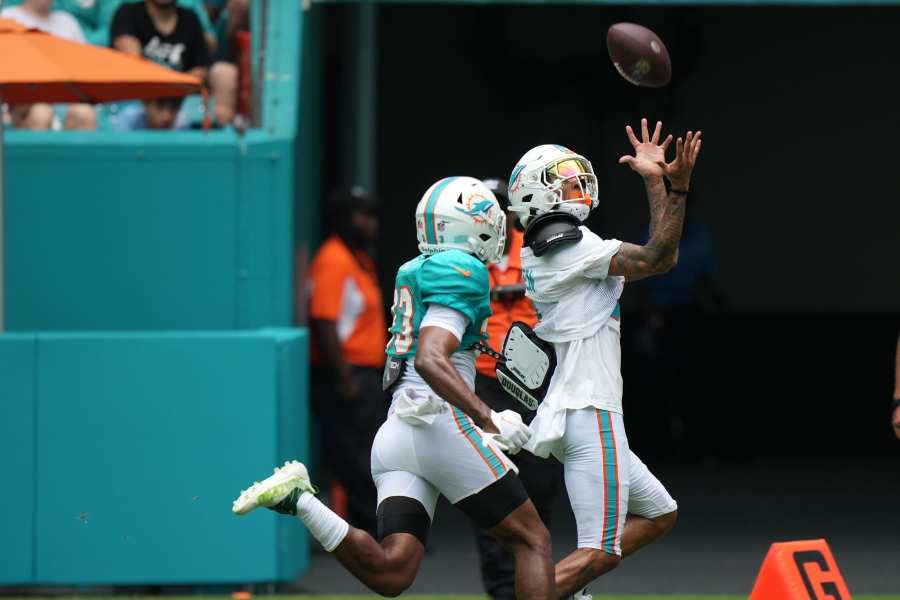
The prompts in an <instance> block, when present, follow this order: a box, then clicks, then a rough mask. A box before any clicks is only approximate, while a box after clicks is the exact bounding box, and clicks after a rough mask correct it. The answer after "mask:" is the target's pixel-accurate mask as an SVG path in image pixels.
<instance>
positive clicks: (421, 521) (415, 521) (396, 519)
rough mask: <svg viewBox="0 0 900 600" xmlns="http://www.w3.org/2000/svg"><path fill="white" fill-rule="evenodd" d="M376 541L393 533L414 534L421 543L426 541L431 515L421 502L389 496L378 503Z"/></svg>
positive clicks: (404, 497) (403, 497) (424, 543)
mask: <svg viewBox="0 0 900 600" xmlns="http://www.w3.org/2000/svg"><path fill="white" fill-rule="evenodd" d="M376 516H377V519H378V541H379V542H380V541H381V540H383V539H384V538H386V537H387V536H389V535H393V534H395V533H408V534H409V535H412V536H415V537H416V539H418V540H419V541H420V542H422V545H423V546H424V545H426V543H427V542H428V531H429V529H431V517H429V516H428V511H427V510H425V507H424V506H422V503H421V502H419V501H418V500H415V499H413V498H407V497H406V496H391V497H390V498H385V499H384V500H383V501H382V502H381V504H379V505H378V512H377V514H376Z"/></svg>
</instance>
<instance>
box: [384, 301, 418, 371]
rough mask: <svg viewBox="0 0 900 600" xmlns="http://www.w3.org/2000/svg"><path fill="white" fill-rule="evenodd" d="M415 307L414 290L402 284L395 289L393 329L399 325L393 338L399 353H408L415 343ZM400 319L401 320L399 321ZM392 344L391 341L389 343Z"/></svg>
mask: <svg viewBox="0 0 900 600" xmlns="http://www.w3.org/2000/svg"><path fill="white" fill-rule="evenodd" d="M414 311H415V309H414V307H413V296H412V292H411V291H410V289H409V288H408V287H407V286H405V285H404V286H400V287H399V288H395V289H394V304H393V306H391V312H392V313H393V315H394V321H393V323H391V329H395V328H398V327H399V331H396V332H395V333H394V335H393V337H392V338H391V342H393V344H394V351H395V352H396V353H397V354H406V353H407V352H409V349H410V348H412V345H413V324H412V322H413V313H414ZM398 320H399V322H398ZM388 345H389V346H390V343H389V344H388Z"/></svg>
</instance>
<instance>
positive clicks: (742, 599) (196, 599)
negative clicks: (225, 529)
mask: <svg viewBox="0 0 900 600" xmlns="http://www.w3.org/2000/svg"><path fill="white" fill-rule="evenodd" d="M38 598H39V597H37V596H27V597H15V596H8V597H6V598H4V600H38ZM52 598H53V600H231V597H230V596H53V597H52ZM260 598H261V599H267V600H367V599H369V598H380V596H364V595H360V596H353V595H350V596H325V595H322V596H307V595H303V596H292V595H280V594H279V595H275V596H260ZM401 598H404V599H405V600H486V598H485V596H462V595H440V594H432V595H425V596H422V595H409V596H406V595H404V596H401ZM594 598H596V599H597V600H747V597H746V596H715V595H713V596H710V595H697V596H694V595H689V596H685V595H683V594H676V595H671V596H668V595H666V596H644V595H638V596H607V595H602V596H601V595H594ZM853 598H854V599H855V600H900V595H891V596H858V595H854V596H853Z"/></svg>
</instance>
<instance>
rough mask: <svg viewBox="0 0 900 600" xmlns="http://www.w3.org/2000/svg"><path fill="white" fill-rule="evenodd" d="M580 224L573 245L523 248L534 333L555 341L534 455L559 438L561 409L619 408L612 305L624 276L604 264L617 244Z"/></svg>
mask: <svg viewBox="0 0 900 600" xmlns="http://www.w3.org/2000/svg"><path fill="white" fill-rule="evenodd" d="M580 229H581V232H582V234H583V237H582V239H581V240H580V241H579V242H577V243H574V244H568V245H565V246H563V247H561V248H559V249H558V250H551V251H550V252H548V253H547V254H545V255H544V256H541V257H537V256H535V255H534V252H532V250H531V248H527V247H526V248H522V269H523V274H524V277H525V284H526V294H527V295H528V297H529V298H531V299H532V301H533V302H534V306H535V309H537V312H538V316H539V319H540V320H539V321H538V323H537V325H536V326H535V328H534V330H535V333H537V334H538V336H540V337H541V338H542V339H544V340H547V341H548V342H552V343H553V346H554V348H555V349H556V357H557V365H556V371H555V372H554V373H553V378H552V379H551V380H550V386H549V388H548V389H547V395H546V396H545V398H544V400H543V402H541V405H540V407H539V408H538V412H537V416H536V417H535V419H534V421H533V422H532V424H531V429H532V431H533V432H534V435H533V437H532V439H531V441H530V442H529V444H528V445H527V446H526V448H527V449H529V450H531V451H532V452H534V453H536V454H538V455H540V456H546V455H547V453H549V451H550V448H551V446H552V444H553V443H554V442H555V440H558V439H560V438H561V437H562V436H563V434H564V432H565V412H566V410H567V409H570V410H577V409H582V408H588V407H594V408H600V409H603V410H608V411H611V412H614V413H619V414H621V413H622V370H621V357H622V352H621V345H620V341H619V311H618V303H619V297H620V296H621V295H622V290H623V288H624V286H625V278H624V277H617V276H609V263H610V261H611V260H612V257H613V256H614V255H615V254H616V252H618V251H619V247H620V246H621V245H622V242H620V241H619V240H604V239H602V238H600V237H599V236H598V235H596V234H595V233H593V232H592V231H590V230H589V229H587V228H586V227H583V226H582V227H580Z"/></svg>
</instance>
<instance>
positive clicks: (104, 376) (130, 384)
mask: <svg viewBox="0 0 900 600" xmlns="http://www.w3.org/2000/svg"><path fill="white" fill-rule="evenodd" d="M306 341H307V340H306V332H305V331H302V330H297V329H263V330H258V331H246V332H236V331H230V332H141V333H137V332H131V333H126V332H107V333H39V334H31V335H25V334H20V335H12V336H2V337H0V360H2V365H3V368H2V369H0V385H2V389H3V390H4V396H5V397H6V398H7V399H8V400H7V401H5V402H4V413H5V414H4V418H3V419H0V440H2V441H0V450H2V451H3V456H4V458H3V460H4V463H5V465H6V468H4V471H5V474H4V479H5V481H4V486H6V485H9V486H10V488H9V490H7V492H5V493H4V494H2V497H0V511H2V514H3V516H2V517H0V519H2V521H0V524H2V529H3V531H4V532H5V535H4V538H5V540H4V542H5V543H4V544H3V549H2V553H3V557H2V563H0V564H2V567H0V584H11V583H12V584H20V583H41V584H67V585H72V584H77V585H81V584H146V583H158V584H175V583H196V582H201V583H209V582H215V583H229V582H234V583H241V582H251V581H275V580H283V579H292V578H293V577H295V576H296V574H297V573H298V572H302V571H303V570H304V569H305V568H306V564H307V552H306V547H307V537H306V531H305V529H304V528H302V527H298V526H297V523H296V522H293V521H292V520H289V519H279V518H277V515H274V514H271V513H266V514H258V515H251V516H248V517H246V518H243V519H237V518H235V517H234V516H233V515H232V514H231V510H230V507H231V501H232V500H233V499H234V498H235V497H236V494H237V492H239V491H240V488H241V487H242V486H245V485H247V484H248V483H249V481H250V480H252V478H254V477H259V476H261V475H263V474H265V473H267V472H270V469H271V468H272V466H273V465H275V464H278V462H279V461H281V460H283V459H284V457H297V458H300V459H305V458H306V457H307V455H308V443H307V435H306V431H307V430H308V423H309V421H308V420H309V416H308V412H307V403H306V402H305V397H306V388H307V384H308V382H307V380H306V370H305V369H302V368H298V365H303V364H305V361H306V360H307V352H306V348H307V344H306ZM10 476H11V477H10Z"/></svg>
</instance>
